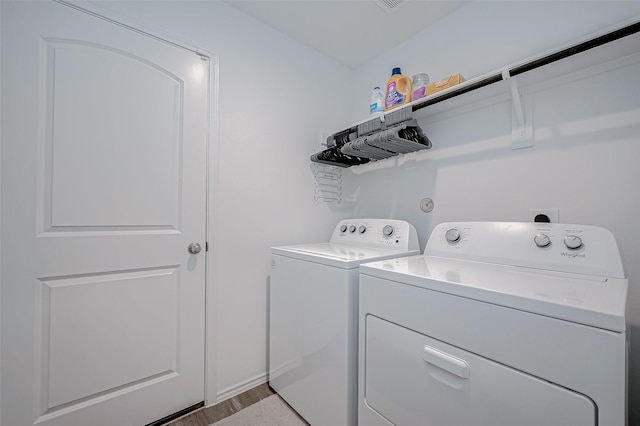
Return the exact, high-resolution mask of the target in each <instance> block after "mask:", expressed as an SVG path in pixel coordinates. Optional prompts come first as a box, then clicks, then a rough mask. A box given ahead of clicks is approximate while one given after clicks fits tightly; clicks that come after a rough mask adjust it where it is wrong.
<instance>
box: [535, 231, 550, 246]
mask: <svg viewBox="0 0 640 426" xmlns="http://www.w3.org/2000/svg"><path fill="white" fill-rule="evenodd" d="M533 241H534V242H535V243H536V245H537V246H538V247H547V246H549V244H551V239H550V238H549V236H548V235H547V234H536V236H535V237H533Z"/></svg>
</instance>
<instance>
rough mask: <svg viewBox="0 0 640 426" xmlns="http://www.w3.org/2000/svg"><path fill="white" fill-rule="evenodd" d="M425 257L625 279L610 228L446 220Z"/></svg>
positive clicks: (432, 238) (434, 236) (432, 236)
mask: <svg viewBox="0 0 640 426" xmlns="http://www.w3.org/2000/svg"><path fill="white" fill-rule="evenodd" d="M424 254H425V256H440V257H451V258H459V259H464V260H472V261H484V262H488V263H496V264H501V265H512V266H524V267H531V268H542V269H549V270H554V271H562V272H576V273H585V274H594V275H601V276H610V277H619V278H624V277H625V276H624V272H623V269H622V264H621V261H620V255H619V252H618V246H617V244H616V241H615V238H614V236H613V235H612V234H611V232H609V231H608V230H606V229H604V228H601V227H597V226H590V225H570V224H560V223H528V222H456V223H453V222H449V223H442V224H440V225H438V226H436V227H435V228H434V230H433V232H432V234H431V237H430V238H429V241H428V242H427V247H426V249H425V253H424Z"/></svg>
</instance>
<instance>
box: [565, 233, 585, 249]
mask: <svg viewBox="0 0 640 426" xmlns="http://www.w3.org/2000/svg"><path fill="white" fill-rule="evenodd" d="M564 245H565V246H567V248H568V249H570V250H577V249H579V248H580V247H582V238H580V237H578V236H577V235H567V236H566V237H564Z"/></svg>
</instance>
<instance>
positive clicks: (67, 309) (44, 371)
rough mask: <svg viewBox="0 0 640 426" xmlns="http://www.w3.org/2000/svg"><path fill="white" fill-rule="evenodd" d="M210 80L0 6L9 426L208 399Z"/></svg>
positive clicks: (129, 420)
mask: <svg viewBox="0 0 640 426" xmlns="http://www.w3.org/2000/svg"><path fill="white" fill-rule="evenodd" d="M208 76H209V62H208V60H207V58H201V57H200V56H199V55H197V54H195V53H194V52H191V51H188V50H186V49H182V48H179V47H176V46H172V45H170V44H168V43H165V42H162V41H160V40H157V39H154V38H151V37H149V36H146V35H143V34H141V33H138V32H135V31H132V30H130V29H127V28H124V27H122V26H119V25H116V24H114V23H111V22H107V21H105V20H103V19H100V18H98V17H95V16H91V15H89V14H87V13H84V12H81V11H78V10H75V9H73V8H71V7H68V6H65V5H61V4H57V3H53V2H6V3H4V4H3V5H2V113H3V117H2V152H1V154H2V156H1V157H2V216H1V217H2V276H1V278H2V281H1V282H2V311H1V312H2V357H1V360H2V407H1V411H0V413H1V415H2V419H1V423H2V424H3V425H7V426H23V425H34V424H39V425H43V426H44V425H46V426H54V425H55V426H76V425H77V426H88V425H91V426H100V425H105V426H106V425H110V426H113V425H118V426H124V425H132V426H140V425H144V424H147V423H150V422H153V421H154V420H157V419H159V418H162V417H165V416H167V415H169V414H172V413H174V412H176V411H179V410H181V409H184V408H186V407H189V406H192V405H194V404H197V403H199V402H201V401H203V400H204V324H205V310H204V309H205V307H204V300H205V299H204V277H205V258H204V254H205V253H204V250H202V252H200V253H199V254H191V253H189V252H188V250H187V248H188V246H189V244H190V243H192V242H195V243H199V244H200V245H201V246H202V247H204V246H205V240H204V239H205V225H206V222H205V221H206V143H207V136H208V135H207V130H208V115H209V108H208V99H209V83H208Z"/></svg>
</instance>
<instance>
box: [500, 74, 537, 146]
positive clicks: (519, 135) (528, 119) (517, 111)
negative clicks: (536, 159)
mask: <svg viewBox="0 0 640 426" xmlns="http://www.w3.org/2000/svg"><path fill="white" fill-rule="evenodd" d="M502 79H503V80H508V81H509V87H510V88H511V102H512V104H513V109H512V113H511V149H520V148H529V147H531V146H533V123H532V121H533V114H532V107H533V105H532V102H531V98H529V99H528V102H527V105H526V106H527V108H523V101H522V98H521V97H520V91H519V90H518V82H517V80H516V78H515V77H512V76H511V74H510V73H509V70H508V69H504V70H502Z"/></svg>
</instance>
